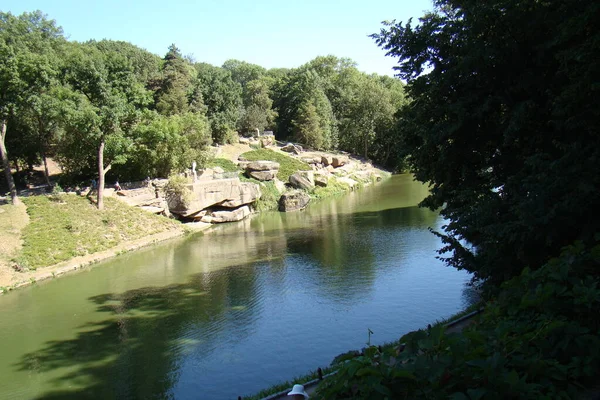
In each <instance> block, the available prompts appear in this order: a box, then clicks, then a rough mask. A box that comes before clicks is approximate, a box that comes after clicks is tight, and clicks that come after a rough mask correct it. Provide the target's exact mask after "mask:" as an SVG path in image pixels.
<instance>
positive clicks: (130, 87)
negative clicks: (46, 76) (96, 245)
mask: <svg viewBox="0 0 600 400" xmlns="http://www.w3.org/2000/svg"><path fill="white" fill-rule="evenodd" d="M67 65H68V68H67V69H66V70H65V78H66V81H67V82H68V84H69V85H70V86H71V88H72V89H73V91H74V94H73V95H72V96H71V105H72V107H71V109H70V113H68V119H67V121H66V123H67V124H68V125H69V126H70V132H71V133H74V134H78V135H79V136H83V138H82V139H83V140H75V141H73V140H72V139H75V137H73V135H71V136H68V137H67V140H70V141H71V144H72V145H75V146H81V143H90V144H94V145H95V146H93V147H95V148H96V150H97V165H98V195H97V206H98V209H100V210H101V209H103V207H104V201H103V200H104V198H103V192H104V178H105V174H106V173H107V172H108V171H109V170H110V169H111V168H112V165H113V164H119V163H124V162H125V160H126V159H127V156H128V150H129V147H130V146H131V139H130V138H128V137H127V136H126V135H125V131H126V130H127V129H128V128H129V127H131V126H133V125H134V124H135V122H136V119H137V116H136V113H137V109H138V108H140V107H141V106H143V105H146V104H148V103H149V100H150V98H149V95H148V93H147V92H146V91H145V90H144V88H143V86H142V85H141V84H140V83H139V82H137V80H136V79H135V76H134V71H133V67H132V65H131V63H130V62H129V61H128V60H127V58H125V57H124V56H123V55H122V54H118V53H114V52H108V53H103V52H101V51H99V50H97V49H96V48H94V47H93V46H91V45H89V44H87V45H73V46H72V48H71V52H70V54H69V55H68V62H67ZM86 147H87V146H86ZM90 147H92V146H90ZM93 147H92V148H93ZM88 148H89V147H88ZM105 153H106V154H105ZM105 155H106V161H105Z"/></svg>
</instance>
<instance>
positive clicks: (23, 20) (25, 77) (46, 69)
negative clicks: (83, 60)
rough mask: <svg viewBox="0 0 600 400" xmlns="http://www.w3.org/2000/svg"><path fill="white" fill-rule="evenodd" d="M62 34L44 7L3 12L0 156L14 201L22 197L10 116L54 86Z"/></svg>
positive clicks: (0, 16)
mask: <svg viewBox="0 0 600 400" xmlns="http://www.w3.org/2000/svg"><path fill="white" fill-rule="evenodd" d="M61 38H62V30H61V29H60V28H59V27H57V26H56V24H55V22H54V21H52V20H47V19H46V17H45V16H44V15H43V14H42V13H41V12H40V11H35V12H32V13H23V14H22V15H20V16H19V17H15V16H13V15H12V14H10V13H1V12H0V157H1V158H2V164H3V168H4V173H5V176H6V181H7V184H8V188H9V191H10V196H11V200H12V202H13V204H18V203H19V199H18V197H17V190H16V187H15V184H14V180H13V177H12V174H11V171H10V165H9V158H8V150H7V148H6V145H5V144H6V135H7V130H8V120H9V118H11V117H18V116H20V115H21V113H22V112H23V110H25V109H27V108H28V107H29V109H30V110H31V109H34V108H35V106H33V107H32V104H33V103H36V102H38V103H39V100H40V96H44V93H46V92H47V91H48V90H49V87H50V86H52V82H53V80H54V77H55V75H56V63H55V59H54V57H53V52H54V50H55V49H54V48H53V46H55V43H56V42H58V41H59V40H60V39H61ZM38 111H40V110H39V109H38ZM38 122H39V120H38Z"/></svg>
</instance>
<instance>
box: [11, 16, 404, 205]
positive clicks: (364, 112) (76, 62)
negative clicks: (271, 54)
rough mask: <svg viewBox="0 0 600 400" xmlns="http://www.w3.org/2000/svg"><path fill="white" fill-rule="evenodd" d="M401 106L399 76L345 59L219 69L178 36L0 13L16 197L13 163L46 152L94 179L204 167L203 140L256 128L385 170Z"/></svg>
mask: <svg viewBox="0 0 600 400" xmlns="http://www.w3.org/2000/svg"><path fill="white" fill-rule="evenodd" d="M403 103H404V91H403V84H402V82H401V81H400V80H399V79H396V78H390V77H385V76H383V77H382V76H377V75H367V74H365V73H362V72H360V71H359V70H358V69H357V68H356V65H355V64H354V63H353V62H352V61H351V60H348V59H340V58H337V57H334V56H327V57H317V58H316V59H314V60H312V61H310V62H308V63H307V64H305V65H303V66H301V67H299V68H295V69H272V70H267V69H265V68H263V67H261V66H258V65H254V64H250V63H247V62H243V61H238V60H228V61H226V62H225V63H224V64H223V66H221V67H218V66H213V65H210V64H206V63H202V62H196V61H194V60H193V59H192V58H191V57H185V56H183V55H182V53H181V51H180V50H179V49H178V48H177V47H176V46H175V45H171V46H170V47H169V48H168V50H167V52H166V54H165V56H164V57H162V58H160V57H159V56H157V55H155V54H152V53H150V52H148V51H146V50H144V49H141V48H139V47H136V46H135V45H132V44H130V43H127V42H121V41H111V40H102V41H88V42H85V43H78V42H71V41H68V40H66V38H65V37H64V35H63V32H62V30H61V28H60V27H59V26H58V25H57V24H56V22H55V21H53V20H49V19H47V18H46V16H45V15H44V14H42V13H41V12H39V11H36V12H32V13H24V14H22V15H20V16H15V15H12V14H10V13H0V121H1V122H2V123H1V127H2V136H1V138H2V140H1V141H0V143H1V150H2V160H3V162H4V164H3V166H4V168H3V169H4V170H5V179H6V180H7V181H8V184H9V185H8V186H9V190H10V191H11V196H12V197H13V201H15V202H16V201H18V199H17V197H16V189H15V186H14V184H13V179H12V177H11V175H10V167H14V168H16V169H17V170H21V169H31V168H32V167H33V166H34V165H38V164H40V163H42V164H44V165H46V161H47V158H48V157H50V156H51V157H53V158H55V159H57V160H58V161H59V162H60V164H61V166H62V167H63V169H64V171H65V176H66V177H68V178H70V179H72V180H77V179H80V180H83V179H90V178H91V177H94V176H97V177H98V180H99V186H100V188H102V187H103V184H104V180H105V174H107V173H109V174H110V176H111V179H115V178H116V177H119V178H121V179H143V178H145V177H147V176H153V177H155V176H160V177H164V176H168V175H169V174H171V173H172V172H177V171H180V170H182V169H184V168H186V167H188V166H189V165H190V164H191V163H192V161H196V162H197V163H198V164H199V165H202V164H203V162H204V161H206V160H207V158H208V154H209V153H208V146H209V145H210V144H211V143H216V144H223V143H228V142H232V141H235V140H236V139H237V137H238V134H239V133H242V134H245V133H253V132H256V131H260V132H262V131H264V130H272V131H274V132H275V134H276V136H277V138H278V139H281V140H292V141H298V142H301V143H303V144H305V145H307V146H308V147H311V148H314V149H324V150H325V149H327V150H334V149H339V150H346V151H350V152H354V153H358V154H361V155H363V156H364V157H366V158H371V159H373V160H375V161H377V162H379V163H383V164H386V165H388V166H390V167H392V168H393V167H395V166H396V165H398V162H399V159H398V157H397V154H396V153H397V152H394V150H393V148H394V146H392V144H393V141H394V139H393V138H394V135H396V128H395V126H394V122H395V116H394V114H395V112H396V111H397V110H398V108H399V107H400V106H401V105H402V104H403ZM109 171H110V172H109ZM46 179H47V180H48V173H47V169H46ZM48 184H50V182H49V180H48ZM100 192H101V191H100ZM98 204H99V206H100V207H101V206H102V195H101V193H100V195H99V200H98Z"/></svg>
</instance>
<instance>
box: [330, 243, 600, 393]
mask: <svg viewBox="0 0 600 400" xmlns="http://www.w3.org/2000/svg"><path fill="white" fill-rule="evenodd" d="M599 264H600V245H598V244H596V245H594V246H592V247H586V246H584V245H583V244H581V243H576V244H574V245H572V246H569V247H567V248H565V249H564V251H563V252H562V254H561V256H560V257H558V258H555V259H552V260H550V261H549V262H548V263H546V264H545V265H543V266H542V267H541V268H539V269H537V270H531V269H525V270H524V271H523V273H522V274H521V275H519V276H517V277H515V278H513V279H512V280H510V281H508V282H506V283H505V284H504V285H503V287H502V292H501V294H500V295H499V296H498V297H497V299H496V300H495V301H493V302H491V303H489V304H488V305H487V307H486V310H485V311H484V313H483V314H482V315H481V316H480V317H478V318H477V321H476V323H475V324H473V325H471V326H469V327H467V328H466V329H465V330H463V332H461V333H451V334H446V332H445V328H444V326H442V325H439V326H437V327H434V328H433V329H431V330H430V331H424V330H420V331H416V332H411V333H409V334H407V335H405V336H404V337H402V338H401V339H400V342H401V343H403V347H404V348H403V350H402V351H400V348H396V349H394V350H392V351H389V350H384V351H383V352H382V351H380V350H378V349H377V348H375V347H370V348H368V349H366V350H365V351H364V355H362V356H360V357H357V358H355V359H353V360H351V361H347V362H346V363H345V364H343V365H342V366H341V368H340V370H339V372H338V373H337V374H336V375H335V376H334V377H332V378H331V379H328V380H326V381H325V382H324V383H323V384H322V385H321V386H320V387H319V389H318V391H319V393H320V395H321V396H322V397H323V398H326V399H346V398H353V399H386V398H388V399H392V398H405V399H407V398H408V399H438V398H450V399H455V400H459V399H460V400H462V399H465V400H467V399H470V400H477V399H507V398H513V399H514V398H521V399H544V398H545V399H560V398H563V399H569V398H581V396H582V394H583V393H584V392H585V391H586V389H587V388H589V387H590V386H592V385H595V384H596V383H597V382H596V377H597V376H598V374H600V319H598V318H597V315H598V308H599V307H600V280H599V279H598V276H597V272H596V271H597V270H598V267H599V266H600V265H599Z"/></svg>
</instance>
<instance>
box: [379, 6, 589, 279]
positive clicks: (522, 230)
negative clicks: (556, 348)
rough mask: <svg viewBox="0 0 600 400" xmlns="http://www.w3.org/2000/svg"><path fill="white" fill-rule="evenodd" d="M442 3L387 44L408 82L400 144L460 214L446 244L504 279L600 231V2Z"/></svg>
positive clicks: (439, 198)
mask: <svg viewBox="0 0 600 400" xmlns="http://www.w3.org/2000/svg"><path fill="white" fill-rule="evenodd" d="M435 4H436V10H435V11H434V12H431V13H428V14H426V15H425V16H424V17H422V18H421V19H420V23H419V25H417V26H413V24H412V22H411V21H410V20H409V22H408V23H406V24H402V23H395V22H394V21H393V22H390V23H386V24H385V27H384V28H383V29H382V30H381V32H380V33H379V34H376V35H374V38H375V40H376V41H377V43H378V44H379V45H380V46H382V47H383V48H384V49H386V50H387V52H388V53H387V54H388V55H390V56H393V57H398V58H399V65H398V67H396V68H397V71H398V74H399V76H400V77H401V78H403V79H406V80H407V81H408V85H407V93H408V96H409V97H410V100H411V101H410V102H409V103H408V104H407V105H406V106H405V107H403V109H402V110H401V112H400V114H399V122H398V129H399V130H400V139H401V141H400V143H399V144H398V146H403V147H404V148H406V149H407V151H408V153H409V158H408V161H409V164H410V166H411V169H412V170H413V171H414V173H415V176H416V178H417V179H419V180H421V181H424V182H429V183H430V184H431V195H430V196H429V197H428V198H427V199H426V200H425V201H424V203H423V204H424V205H426V206H428V207H430V208H441V213H442V215H443V216H444V217H446V218H447V219H448V220H449V223H448V225H447V227H446V229H445V232H444V233H440V236H441V237H442V238H443V240H444V242H445V247H444V248H443V249H442V252H450V256H449V257H447V259H446V260H447V261H448V262H449V263H450V264H451V265H453V266H455V267H457V268H464V269H467V270H468V271H471V272H473V273H474V274H475V277H476V278H480V279H484V280H486V281H487V282H488V283H490V284H496V283H498V282H501V281H504V280H506V279H509V278H510V277H512V276H515V275H517V274H519V272H520V271H521V270H522V269H523V267H525V266H530V267H533V268H535V267H537V266H539V265H542V264H544V262H545V261H546V260H548V259H549V258H550V257H552V256H557V255H558V254H559V252H560V249H561V248H562V247H563V246H566V245H567V244H570V243H572V242H573V241H574V240H582V241H584V242H588V243H589V242H590V241H591V240H592V239H593V236H594V235H595V233H596V232H598V227H599V222H600V220H599V219H600V214H598V212H597V210H598V208H599V207H600V190H599V189H600V188H599V183H600V182H599V180H600V175H599V174H598V173H597V169H598V164H599V162H600V135H599V134H598V126H600V119H599V116H600V110H599V109H598V107H597V104H596V103H597V100H596V99H597V98H599V91H600V87H599V86H598V85H597V77H598V76H600V62H599V59H598V57H597V54H598V50H600V49H599V43H600V31H599V30H598V29H597V27H596V25H595V22H594V21H597V20H598V18H599V17H600V7H599V6H598V5H597V4H596V3H594V2H587V1H582V0H579V1H566V0H558V1H554V2H518V1H515V0H494V1H487V2H479V1H452V0H441V1H436V2H435Z"/></svg>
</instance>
